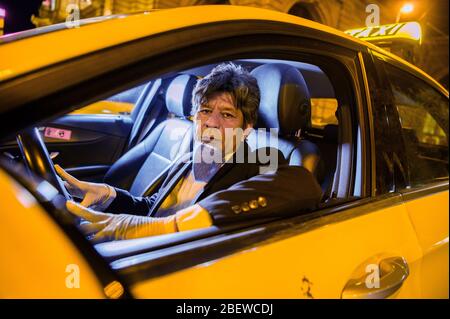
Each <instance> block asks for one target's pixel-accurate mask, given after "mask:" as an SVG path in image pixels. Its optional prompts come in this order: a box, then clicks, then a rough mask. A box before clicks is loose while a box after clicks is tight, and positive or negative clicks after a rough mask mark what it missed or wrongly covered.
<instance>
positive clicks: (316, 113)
mask: <svg viewBox="0 0 450 319" xmlns="http://www.w3.org/2000/svg"><path fill="white" fill-rule="evenodd" d="M337 107H338V101H337V100H336V99H332V98H311V123H312V126H313V127H315V128H323V127H325V125H328V124H335V125H337V124H338V120H337V118H336V115H335V114H336V110H337Z"/></svg>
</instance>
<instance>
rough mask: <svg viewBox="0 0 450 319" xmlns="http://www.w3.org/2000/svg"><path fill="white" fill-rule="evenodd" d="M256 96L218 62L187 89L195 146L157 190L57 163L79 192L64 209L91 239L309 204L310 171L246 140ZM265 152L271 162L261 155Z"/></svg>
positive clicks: (245, 79)
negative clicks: (107, 180)
mask: <svg viewBox="0 0 450 319" xmlns="http://www.w3.org/2000/svg"><path fill="white" fill-rule="evenodd" d="M259 103H260V92H259V88H258V83H257V80H256V79H255V78H254V77H253V76H252V75H251V74H250V73H248V72H247V71H245V70H244V69H243V68H242V67H240V66H237V65H235V64H232V63H228V64H221V65H218V66H217V67H215V68H214V69H213V70H212V71H211V73H210V74H208V75H207V76H206V77H204V78H202V79H200V80H198V82H197V84H196V86H195V88H194V90H193V94H192V106H193V108H192V115H193V116H194V130H193V132H194V147H193V152H192V153H190V154H188V155H186V156H183V157H181V158H179V159H178V160H177V161H176V162H175V163H174V164H173V166H172V168H171V169H170V170H169V172H168V175H167V177H166V179H165V180H164V182H163V184H162V186H161V187H160V188H159V191H158V192H157V193H155V194H153V195H152V196H150V197H135V196H132V195H131V194H130V193H129V192H127V191H125V190H122V189H118V188H114V187H112V186H110V185H107V184H97V183H87V182H82V181H79V180H77V179H76V178H74V177H73V176H71V175H69V174H68V173H67V172H65V171H64V170H63V169H62V168H61V167H59V166H56V170H57V172H58V174H59V175H60V176H61V177H62V178H63V179H64V180H65V185H66V187H67V189H68V190H69V192H70V193H71V194H72V195H73V196H75V197H78V198H82V199H83V200H82V201H81V203H80V204H77V203H75V202H73V201H68V202H67V209H68V210H69V211H70V212H71V213H72V214H74V215H76V216H78V217H81V218H82V219H84V220H86V221H87V222H84V223H82V224H81V226H80V227H81V230H82V231H83V232H84V233H85V234H86V235H88V236H90V237H91V239H92V240H93V241H94V242H103V241H108V240H118V239H131V238H139V237H146V236H153V235H161V234H168V233H174V232H177V231H184V230H192V229H198V228H203V227H209V226H211V225H223V224H226V223H230V222H236V221H242V220H248V219H252V218H255V217H269V216H274V215H276V216H282V215H292V214H296V213H298V212H299V211H301V210H310V209H314V208H315V207H316V206H317V204H318V203H319V201H320V197H321V188H320V186H319V185H318V183H317V181H316V180H315V178H314V176H313V175H312V174H311V173H310V172H309V171H308V170H306V169H305V168H303V167H300V166H289V165H288V163H287V162H286V160H285V159H284V157H283V156H282V154H281V152H280V151H278V150H276V149H273V148H267V149H259V150H256V151H253V152H252V151H251V150H250V148H249V146H248V145H247V143H246V137H247V135H248V134H249V133H250V132H251V130H252V128H253V126H254V124H255V123H256V120H257V114H258V107H259ZM261 151H262V153H261ZM267 152H268V153H269V157H268V158H269V160H270V162H269V163H267V162H265V161H262V160H261V156H259V155H260V154H264V155H267ZM293 183H295V185H293ZM103 212H107V213H103ZM123 213H127V214H123Z"/></svg>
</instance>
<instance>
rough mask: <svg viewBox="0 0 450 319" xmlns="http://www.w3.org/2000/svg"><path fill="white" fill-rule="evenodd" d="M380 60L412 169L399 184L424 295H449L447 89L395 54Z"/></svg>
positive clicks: (434, 296) (407, 165)
mask: <svg viewBox="0 0 450 319" xmlns="http://www.w3.org/2000/svg"><path fill="white" fill-rule="evenodd" d="M384 60H385V61H381V60H379V62H378V63H379V65H380V68H379V70H380V71H384V72H385V73H386V76H387V78H388V81H389V84H390V90H391V91H392V95H391V96H392V104H393V105H394V106H395V107H394V110H395V111H396V112H395V113H394V114H393V115H395V117H394V116H393V118H392V121H396V122H399V123H400V125H398V126H397V127H398V135H399V136H401V137H402V143H401V144H400V145H401V146H402V147H403V150H404V152H403V153H404V154H405V156H404V157H403V158H402V161H404V167H406V168H407V169H408V176H407V179H406V181H405V184H403V185H399V189H400V190H401V192H402V197H403V200H404V202H405V204H406V207H407V210H408V214H409V217H410V218H411V221H412V223H413V225H414V229H415V231H416V233H417V238H418V242H419V244H420V248H421V250H422V258H421V263H420V278H421V280H420V282H421V295H422V297H423V298H448V269H449V268H448V267H449V265H448V257H449V255H448V249H449V248H448V225H449V219H448V215H449V214H448V212H449V206H448V92H445V90H443V89H442V88H439V87H438V86H437V85H435V84H433V83H429V81H426V79H424V77H423V76H421V75H420V74H417V73H416V74H414V73H412V72H411V71H410V72H408V70H405V69H404V68H401V66H400V65H398V64H395V62H394V61H392V59H388V58H384Z"/></svg>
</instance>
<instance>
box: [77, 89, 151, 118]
mask: <svg viewBox="0 0 450 319" xmlns="http://www.w3.org/2000/svg"><path fill="white" fill-rule="evenodd" d="M144 87H145V84H142V85H139V86H136V87H134V88H132V89H129V90H126V91H123V92H120V93H119V94H116V95H113V96H110V97H109V98H107V99H105V100H101V101H97V102H94V103H92V104H89V105H87V106H85V107H83V108H81V109H78V110H76V111H74V112H72V113H71V114H86V115H94V114H95V115H130V114H131V112H132V111H133V109H134V106H135V105H136V102H137V100H138V98H139V96H140V94H141V93H142V91H143V89H144Z"/></svg>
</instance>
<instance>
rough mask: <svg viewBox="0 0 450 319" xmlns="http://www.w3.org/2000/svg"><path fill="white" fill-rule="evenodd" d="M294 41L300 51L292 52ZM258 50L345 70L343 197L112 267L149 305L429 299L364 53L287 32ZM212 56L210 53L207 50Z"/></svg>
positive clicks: (340, 81) (338, 176)
mask: <svg viewBox="0 0 450 319" xmlns="http://www.w3.org/2000/svg"><path fill="white" fill-rule="evenodd" d="M223 27H224V28H225V29H226V26H223ZM247 30H248V28H247ZM302 31H303V32H306V31H305V30H302ZM316 39H317V38H316ZM233 40H234V41H233V42H230V43H227V42H226V41H224V42H221V44H222V45H224V46H225V45H227V49H228V50H230V49H233V50H234V52H233V53H234V54H238V53H239V51H240V50H245V52H246V56H248V51H251V49H252V48H251V47H249V45H247V46H246V45H243V44H242V43H245V42H244V41H242V40H241V41H240V39H239V36H238V35H236V37H235V38H234V39H233ZM293 42H294V43H296V44H297V45H296V47H293V46H289V44H288V43H293ZM232 43H240V45H239V47H237V46H236V45H234V46H233V45H232ZM299 43H301V46H299V45H298V44H299ZM211 45H217V43H213V44H211ZM251 45H254V46H261V47H264V49H265V50H266V51H268V52H271V57H273V58H278V59H282V56H283V55H282V54H278V55H277V54H276V52H279V50H277V46H283V48H284V50H285V52H286V50H291V51H290V52H289V53H290V54H289V56H290V57H292V56H298V57H300V56H305V55H308V54H311V55H312V56H314V57H316V58H317V59H324V60H328V62H327V63H328V66H329V70H330V71H333V70H334V71H335V72H330V73H328V76H330V77H331V80H332V82H333V85H336V87H335V89H336V90H337V91H340V92H341V93H340V94H342V95H344V96H341V97H340V98H339V99H338V100H339V101H341V103H342V107H341V110H340V112H341V113H342V114H341V115H340V117H341V123H340V126H341V127H342V128H341V130H340V133H339V135H340V142H339V143H340V145H339V152H338V154H339V155H338V156H339V157H338V159H337V162H338V164H337V170H336V173H335V177H334V184H335V185H334V193H335V194H336V195H335V198H334V199H332V200H331V201H330V202H329V203H327V204H325V205H324V207H323V208H322V209H321V210H319V211H317V212H315V213H314V214H312V215H308V216H299V217H296V218H292V219H288V220H282V221H275V222H271V223H266V224H260V225H257V226H253V227H247V228H245V229H241V230H235V231H232V232H228V233H226V234H221V235H218V236H211V237H210V238H206V239H205V238H203V239H201V240H195V241H192V242H189V243H185V244H181V245H176V246H174V247H169V248H164V249H161V250H158V249H156V250H155V249H150V248H149V249H148V250H149V251H148V252H145V251H144V253H143V251H142V250H140V251H139V252H140V254H138V255H135V256H130V255H132V252H130V251H129V252H128V255H129V256H128V257H125V258H119V259H116V260H114V261H113V262H112V263H111V265H112V267H113V268H114V269H116V270H117V271H119V272H120V273H121V274H123V276H124V278H125V280H126V281H127V282H128V284H130V285H131V288H130V289H131V291H132V293H133V294H134V295H136V296H138V297H145V298H155V297H158V298H161V297H163V298H166V297H170V298H206V297H208V298H341V297H342V298H387V297H397V298H402V297H407V298H410V297H419V296H420V283H419V281H418V279H419V276H418V268H417V267H418V266H419V265H418V262H420V258H421V250H420V247H419V245H418V242H417V238H416V234H415V232H414V227H413V224H412V223H411V220H410V218H409V215H408V211H407V209H406V205H405V203H404V202H403V201H402V197H401V194H400V193H399V192H396V191H395V184H394V170H393V169H392V167H391V166H390V162H389V161H388V160H389V159H392V158H393V156H394V153H393V151H394V150H393V149H392V147H390V146H389V145H390V143H391V141H392V138H393V136H392V132H393V131H392V129H391V128H390V127H389V121H388V120H387V119H388V118H387V114H386V113H384V112H383V111H382V110H383V109H384V105H383V104H382V103H381V102H382V101H380V100H379V99H378V96H377V97H375V96H374V95H373V93H374V92H376V91H377V89H378V87H373V85H378V83H377V82H375V83H371V85H372V89H373V91H371V90H370V87H369V82H368V80H367V70H366V69H365V64H364V62H363V58H362V55H361V54H358V53H357V52H356V51H353V50H349V49H348V48H345V47H343V46H338V45H334V44H331V43H329V42H328V41H327V37H324V39H323V40H322V41H319V40H311V39H309V38H302V39H296V40H293V39H289V38H288V37H283V34H282V33H280V34H277V37H276V39H275V38H273V39H272V38H271V39H270V41H269V40H268V39H267V38H266V39H261V38H259V39H257V40H256V37H255V38H254V40H253V43H252V44H251ZM311 48H314V50H313V49H311ZM203 51H204V52H208V46H207V45H206V48H203ZM253 57H254V58H255V57H257V55H256V56H253ZM285 57H286V55H285ZM226 58H227V56H225V55H224V56H222V57H221V59H222V60H226ZM333 74H334V75H333ZM345 92H346V93H345ZM374 109H376V112H375V111H374ZM151 240H152V239H150V241H151ZM130 246H131V247H132V245H128V247H130ZM101 247H103V249H104V250H106V251H109V252H111V251H112V250H114V248H113V246H108V245H106V246H105V245H102V246H101ZM101 247H98V249H100V250H102V248H101ZM141 247H142V246H141ZM110 249H112V250H110ZM121 252H122V253H123V250H122V251H121ZM173 287H177V288H176V289H174V288H173Z"/></svg>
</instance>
